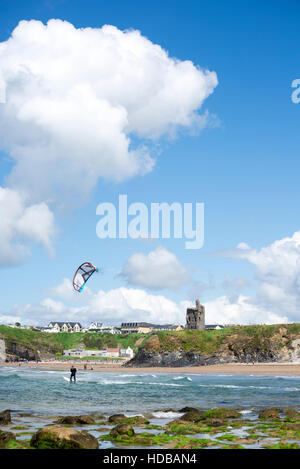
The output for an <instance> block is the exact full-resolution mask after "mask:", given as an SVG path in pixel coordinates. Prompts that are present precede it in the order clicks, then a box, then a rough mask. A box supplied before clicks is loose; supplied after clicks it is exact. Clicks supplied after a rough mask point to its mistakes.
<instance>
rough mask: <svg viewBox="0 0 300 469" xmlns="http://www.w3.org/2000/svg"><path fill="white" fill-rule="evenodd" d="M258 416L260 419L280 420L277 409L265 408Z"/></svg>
mask: <svg viewBox="0 0 300 469" xmlns="http://www.w3.org/2000/svg"><path fill="white" fill-rule="evenodd" d="M258 418H260V419H261V420H280V415H279V411H278V410H277V409H265V410H263V411H262V412H260V413H259V415H258Z"/></svg>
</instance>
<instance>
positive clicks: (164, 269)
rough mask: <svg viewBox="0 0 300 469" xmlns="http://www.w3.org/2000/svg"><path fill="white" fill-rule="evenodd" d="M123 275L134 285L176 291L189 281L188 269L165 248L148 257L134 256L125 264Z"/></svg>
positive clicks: (141, 254) (153, 252)
mask: <svg viewBox="0 0 300 469" xmlns="http://www.w3.org/2000/svg"><path fill="white" fill-rule="evenodd" d="M121 275H122V276H123V277H124V278H125V279H126V280H127V281H128V283H130V284H132V285H136V286H141V287H145V288H153V289H164V288H171V289H174V288H178V287H181V286H182V285H184V284H186V283H187V282H188V281H189V274H188V272H187V270H186V268H185V267H184V266H183V265H181V264H180V262H179V261H178V259H177V257H176V256H175V254H173V253H172V252H170V251H167V249H165V248H163V247H158V248H157V249H155V250H154V251H151V252H149V254H147V255H146V254H143V253H136V254H133V255H132V256H131V257H130V258H129V259H128V260H127V262H126V263H125V265H124V267H123V269H122V272H121Z"/></svg>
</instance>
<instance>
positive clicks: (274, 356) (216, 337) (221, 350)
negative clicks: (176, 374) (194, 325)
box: [126, 324, 300, 367]
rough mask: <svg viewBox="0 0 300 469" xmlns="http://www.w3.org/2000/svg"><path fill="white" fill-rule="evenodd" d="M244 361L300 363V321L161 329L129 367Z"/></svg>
mask: <svg viewBox="0 0 300 469" xmlns="http://www.w3.org/2000/svg"><path fill="white" fill-rule="evenodd" d="M245 362H248V363H251V362H260V363H271V362H279V363H280V362H299V363H300V324H284V325H272V326H241V327H232V328H228V329H222V330H217V331H205V332H202V331H195V330H194V331H188V330H185V331H178V332H176V333H174V332H172V333H170V332H169V333H167V332H160V333H158V334H155V335H152V336H151V337H150V338H149V339H148V340H146V341H145V343H144V345H143V347H141V348H140V349H139V351H138V353H137V354H136V356H135V357H134V358H133V359H132V360H131V361H130V362H128V363H127V364H126V366H128V367H147V366H149V367H151V366H178V367H180V366H199V365H212V364H218V363H245Z"/></svg>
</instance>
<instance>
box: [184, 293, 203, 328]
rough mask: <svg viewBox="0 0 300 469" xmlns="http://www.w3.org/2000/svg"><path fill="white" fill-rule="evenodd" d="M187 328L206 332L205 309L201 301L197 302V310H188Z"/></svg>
mask: <svg viewBox="0 0 300 469" xmlns="http://www.w3.org/2000/svg"><path fill="white" fill-rule="evenodd" d="M185 328H186V329H196V330H198V331H205V307H204V306H203V305H202V304H201V303H200V301H199V300H196V308H187V310H186V326H185Z"/></svg>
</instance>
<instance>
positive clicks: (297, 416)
mask: <svg viewBox="0 0 300 469" xmlns="http://www.w3.org/2000/svg"><path fill="white" fill-rule="evenodd" d="M284 415H285V416H286V418H287V419H291V420H300V413H299V412H297V411H296V410H294V409H286V410H285V411H284Z"/></svg>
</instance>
